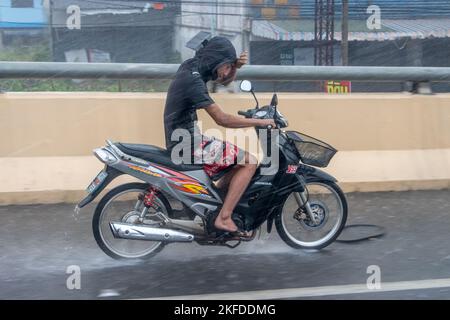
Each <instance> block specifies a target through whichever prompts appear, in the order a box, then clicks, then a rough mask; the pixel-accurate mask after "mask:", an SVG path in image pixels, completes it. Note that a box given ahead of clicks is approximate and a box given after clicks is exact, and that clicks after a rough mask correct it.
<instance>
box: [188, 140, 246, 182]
mask: <svg viewBox="0 0 450 320" xmlns="http://www.w3.org/2000/svg"><path fill="white" fill-rule="evenodd" d="M244 156H245V152H244V151H243V150H241V149H239V148H238V147H237V146H235V145H234V144H232V143H230V142H227V141H221V140H217V139H215V138H209V137H205V136H204V137H203V140H202V142H201V144H200V146H199V147H198V148H197V149H196V150H195V151H194V157H195V158H196V159H200V157H201V159H202V160H201V163H203V170H205V172H206V173H207V174H208V176H210V177H211V178H213V179H214V178H216V177H217V176H218V175H220V173H221V172H223V171H225V170H227V171H228V169H230V168H232V167H234V166H235V165H236V164H238V163H239V162H241V161H243V158H244Z"/></svg>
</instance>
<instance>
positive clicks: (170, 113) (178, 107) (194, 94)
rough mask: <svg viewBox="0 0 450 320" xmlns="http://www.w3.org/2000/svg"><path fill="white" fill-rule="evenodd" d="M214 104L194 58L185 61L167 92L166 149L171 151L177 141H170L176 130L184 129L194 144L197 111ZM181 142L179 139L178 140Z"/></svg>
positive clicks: (165, 112)
mask: <svg viewBox="0 0 450 320" xmlns="http://www.w3.org/2000/svg"><path fill="white" fill-rule="evenodd" d="M213 103H214V100H213V99H212V98H211V97H210V96H209V94H208V88H207V86H206V82H205V80H204V79H203V78H202V76H201V74H200V72H199V71H198V62H197V61H196V59H195V58H193V59H189V60H187V61H185V62H184V63H183V64H182V65H181V66H180V68H179V69H178V71H177V73H176V75H175V79H174V80H173V81H172V83H171V84H170V86H169V90H168V92H167V99H166V106H165V109H164V129H165V135H166V147H167V149H169V150H170V149H172V148H173V147H174V146H175V145H176V144H177V143H179V141H171V137H172V133H173V132H174V131H175V130H176V129H186V130H188V132H189V134H190V136H191V145H192V146H193V145H194V144H193V143H194V134H195V133H196V132H198V129H196V125H195V122H196V121H197V109H201V108H205V107H207V106H209V105H211V104H213ZM180 141H181V139H180Z"/></svg>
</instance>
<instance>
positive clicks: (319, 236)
mask: <svg viewBox="0 0 450 320" xmlns="http://www.w3.org/2000/svg"><path fill="white" fill-rule="evenodd" d="M306 187H307V189H308V191H309V198H308V199H309V203H310V205H311V209H312V210H313V212H314V214H315V215H316V218H317V219H318V221H319V223H318V224H314V223H313V222H312V221H311V220H310V218H309V215H308V214H307V213H306V211H305V210H304V209H301V208H299V206H298V204H297V201H296V200H295V197H294V194H293V193H292V194H290V195H289V197H288V198H287V199H286V202H285V203H284V206H283V209H282V216H281V223H282V227H283V229H284V231H285V233H286V235H287V236H288V238H289V239H290V240H291V241H292V242H294V243H295V244H297V245H299V246H302V247H305V248H315V247H320V246H322V245H323V244H324V243H327V242H328V241H329V240H330V239H332V238H333V237H334V236H336V234H337V233H338V232H339V231H340V230H341V224H342V222H343V219H344V215H345V213H344V204H343V203H342V200H341V198H340V196H339V194H338V192H337V191H336V190H335V189H334V188H333V187H331V186H330V185H328V184H325V183H321V182H310V183H308V184H307V185H306Z"/></svg>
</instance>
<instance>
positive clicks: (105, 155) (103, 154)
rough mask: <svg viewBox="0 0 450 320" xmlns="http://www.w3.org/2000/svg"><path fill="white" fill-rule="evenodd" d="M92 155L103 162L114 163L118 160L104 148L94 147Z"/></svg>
mask: <svg viewBox="0 0 450 320" xmlns="http://www.w3.org/2000/svg"><path fill="white" fill-rule="evenodd" d="M94 155H95V156H96V157H97V159H98V160H100V161H101V162H104V163H114V162H116V161H117V160H118V159H117V158H116V157H115V156H114V155H113V154H112V153H110V152H109V151H106V150H105V149H95V150H94Z"/></svg>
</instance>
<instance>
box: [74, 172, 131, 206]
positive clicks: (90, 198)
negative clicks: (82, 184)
mask: <svg viewBox="0 0 450 320" xmlns="http://www.w3.org/2000/svg"><path fill="white" fill-rule="evenodd" d="M104 171H105V172H106V173H107V174H108V176H107V177H106V179H105V180H104V181H103V182H102V183H101V185H99V186H98V187H97V189H96V190H95V191H94V192H93V193H90V194H88V195H87V196H86V197H85V198H84V199H83V200H81V201H80V203H78V207H79V208H83V207H85V206H86V205H88V204H89V203H91V202H92V201H93V200H94V199H95V198H96V197H97V196H98V195H99V194H100V192H102V191H103V190H104V189H105V188H106V187H107V186H108V185H109V184H110V183H111V181H113V180H114V179H115V178H117V177H118V176H120V175H122V174H124V173H123V172H120V171H119V170H117V169H114V168H113V167H110V166H105V169H104Z"/></svg>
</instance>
